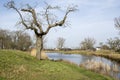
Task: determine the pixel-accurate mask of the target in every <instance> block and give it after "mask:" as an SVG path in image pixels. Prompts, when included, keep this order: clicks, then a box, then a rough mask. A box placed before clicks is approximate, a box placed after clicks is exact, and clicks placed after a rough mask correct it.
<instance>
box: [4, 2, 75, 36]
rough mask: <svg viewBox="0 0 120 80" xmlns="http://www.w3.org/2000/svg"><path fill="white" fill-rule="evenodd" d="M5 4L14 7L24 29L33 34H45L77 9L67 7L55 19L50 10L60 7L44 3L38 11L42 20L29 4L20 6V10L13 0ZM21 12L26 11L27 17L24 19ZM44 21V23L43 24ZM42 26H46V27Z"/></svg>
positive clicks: (61, 23) (62, 23)
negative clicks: (61, 15)
mask: <svg viewBox="0 0 120 80" xmlns="http://www.w3.org/2000/svg"><path fill="white" fill-rule="evenodd" d="M5 6H6V7H7V8H9V9H14V10H15V11H17V13H18V14H19V16H20V20H21V21H20V23H21V24H22V25H24V27H25V28H26V29H31V30H34V32H35V34H36V35H38V36H39V35H46V34H47V33H48V32H49V30H50V29H51V28H53V27H57V26H63V25H64V23H65V21H66V18H67V16H68V14H69V13H71V12H74V11H76V10H77V9H76V7H68V8H67V9H66V12H65V14H64V16H63V19H62V20H57V19H56V18H55V17H51V15H52V14H51V13H50V12H51V11H52V10H59V9H60V7H58V6H51V5H49V4H47V3H46V7H45V8H44V11H42V12H40V13H39V14H40V15H41V17H42V19H45V21H42V19H39V18H40V17H39V16H38V13H37V11H36V9H34V8H33V7H31V6H30V5H29V4H26V8H22V9H20V10H19V9H18V8H17V7H16V5H15V3H14V1H10V2H8V3H7V4H6V5H5ZM23 13H28V14H29V15H30V16H29V18H27V19H26V17H24V16H23ZM45 22H46V24H44V23H45ZM43 24H44V25H43ZM44 26H47V27H46V29H45V27H44Z"/></svg>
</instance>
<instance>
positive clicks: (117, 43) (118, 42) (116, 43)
mask: <svg viewBox="0 0 120 80" xmlns="http://www.w3.org/2000/svg"><path fill="white" fill-rule="evenodd" d="M107 44H108V46H109V47H110V49H111V50H115V51H119V52H120V39H119V38H118V37H115V38H114V39H112V38H110V39H108V40H107Z"/></svg>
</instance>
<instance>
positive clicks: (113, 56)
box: [47, 50, 120, 62]
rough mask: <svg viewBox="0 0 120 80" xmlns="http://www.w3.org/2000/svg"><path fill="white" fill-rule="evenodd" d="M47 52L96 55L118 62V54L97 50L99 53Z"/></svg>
mask: <svg viewBox="0 0 120 80" xmlns="http://www.w3.org/2000/svg"><path fill="white" fill-rule="evenodd" d="M47 52H59V53H65V54H85V55H96V56H102V57H106V58H109V59H111V60H115V61H117V62H120V53H118V52H114V51H110V50H99V51H84V50H71V51H47Z"/></svg>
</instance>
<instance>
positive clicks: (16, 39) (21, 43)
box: [0, 29, 32, 50]
mask: <svg viewBox="0 0 120 80" xmlns="http://www.w3.org/2000/svg"><path fill="white" fill-rule="evenodd" d="M31 45H32V40H31V37H30V35H29V34H28V33H25V32H22V31H8V30H3V29H0V49H16V50H28V49H29V48H30V46H31Z"/></svg>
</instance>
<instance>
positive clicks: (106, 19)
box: [0, 0, 120, 48]
mask: <svg viewBox="0 0 120 80" xmlns="http://www.w3.org/2000/svg"><path fill="white" fill-rule="evenodd" d="M7 1H9V0H0V28H3V29H9V30H16V29H21V28H20V26H17V27H16V26H15V24H16V22H17V21H18V20H19V16H18V15H17V13H16V12H15V11H13V10H8V9H6V8H5V7H3V4H4V3H6V2H7ZM14 1H15V2H16V3H17V5H18V4H26V3H29V4H31V5H33V4H36V3H37V4H38V7H40V8H41V7H43V6H45V5H44V1H45V2H47V3H49V4H52V5H59V6H61V7H66V6H67V5H70V4H71V5H72V4H74V5H78V9H79V10H78V11H76V12H75V13H72V14H70V15H69V17H68V19H67V20H68V21H69V22H70V23H71V26H70V27H66V28H54V29H52V30H51V31H50V32H49V34H48V35H47V36H46V38H47V47H52V48H54V47H55V46H56V40H57V38H58V37H63V38H65V39H66V43H65V45H66V47H72V48H75V47H79V43H80V42H81V41H82V40H83V39H84V38H86V37H91V38H94V39H96V42H97V44H99V42H106V40H107V39H108V38H110V37H111V38H114V37H116V36H118V37H119V35H118V31H117V30H116V29H115V27H114V18H115V17H119V16H120V0H14ZM59 16H60V17H62V15H61V14H60V15H59ZM30 34H31V33H30Z"/></svg>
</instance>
